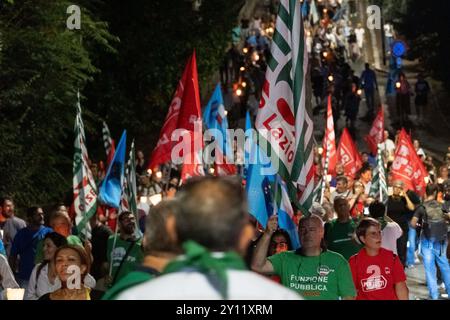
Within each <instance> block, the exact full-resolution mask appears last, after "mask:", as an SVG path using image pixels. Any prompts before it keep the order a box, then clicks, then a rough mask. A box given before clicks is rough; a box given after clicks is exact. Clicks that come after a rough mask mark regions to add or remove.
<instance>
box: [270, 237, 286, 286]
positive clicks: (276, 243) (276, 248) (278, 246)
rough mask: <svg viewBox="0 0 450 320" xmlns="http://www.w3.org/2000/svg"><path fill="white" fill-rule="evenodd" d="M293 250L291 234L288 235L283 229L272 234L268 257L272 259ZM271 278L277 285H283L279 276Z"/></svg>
mask: <svg viewBox="0 0 450 320" xmlns="http://www.w3.org/2000/svg"><path fill="white" fill-rule="evenodd" d="M291 250H292V242H291V238H290V237H289V233H287V232H286V231H285V230H283V229H278V230H277V231H275V232H274V233H273V234H272V238H271V239H270V245H269V251H268V252H267V257H271V256H273V255H275V254H278V253H281V252H286V251H291ZM270 278H271V279H272V280H273V281H275V282H277V283H281V278H280V277H279V276H277V275H272V276H271V277H270Z"/></svg>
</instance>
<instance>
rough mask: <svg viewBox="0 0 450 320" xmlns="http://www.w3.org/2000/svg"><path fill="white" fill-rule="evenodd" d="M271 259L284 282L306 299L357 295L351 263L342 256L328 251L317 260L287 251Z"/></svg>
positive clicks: (328, 298)
mask: <svg viewBox="0 0 450 320" xmlns="http://www.w3.org/2000/svg"><path fill="white" fill-rule="evenodd" d="M268 259H269V261H270V262H271V263H272V266H273V269H274V271H275V274H277V275H278V276H280V278H281V283H282V284H283V285H284V286H285V287H287V288H290V289H292V290H295V291H297V292H298V293H299V294H301V295H302V296H303V298H305V299H306V300H338V299H339V298H344V297H355V296H356V291H355V286H354V285H353V280H352V274H351V272H350V267H349V264H348V262H347V260H345V258H344V257H343V256H341V255H340V254H339V253H336V252H333V251H330V250H328V251H325V252H322V253H321V254H320V255H319V256H316V257H306V256H302V255H300V254H297V253H296V252H294V251H288V252H283V253H280V254H276V255H273V256H271V257H269V258H268Z"/></svg>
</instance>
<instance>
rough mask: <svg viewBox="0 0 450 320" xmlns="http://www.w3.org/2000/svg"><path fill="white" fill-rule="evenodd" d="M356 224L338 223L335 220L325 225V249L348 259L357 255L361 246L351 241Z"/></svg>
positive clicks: (350, 222)
mask: <svg viewBox="0 0 450 320" xmlns="http://www.w3.org/2000/svg"><path fill="white" fill-rule="evenodd" d="M355 229H356V224H355V222H354V221H353V220H349V222H347V223H340V222H338V221H337V219H335V220H333V221H331V222H328V223H326V224H325V240H326V242H327V248H328V249H329V250H331V251H334V252H337V253H340V254H342V256H343V257H344V258H345V259H347V261H348V260H349V259H350V257H351V256H353V255H355V254H357V253H358V252H359V250H361V248H362V246H361V245H359V244H357V243H356V242H355V241H354V240H353V233H354V232H355Z"/></svg>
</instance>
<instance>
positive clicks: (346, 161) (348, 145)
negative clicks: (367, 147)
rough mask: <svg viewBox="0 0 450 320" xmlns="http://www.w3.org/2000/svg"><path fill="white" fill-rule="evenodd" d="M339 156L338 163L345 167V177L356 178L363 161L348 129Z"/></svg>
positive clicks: (342, 137)
mask: <svg viewBox="0 0 450 320" xmlns="http://www.w3.org/2000/svg"><path fill="white" fill-rule="evenodd" d="M337 156H338V162H340V163H342V165H343V166H344V172H345V175H346V176H348V177H352V178H354V177H355V175H356V173H357V172H358V171H359V170H360V169H361V168H362V159H361V155H360V154H359V152H358V149H357V148H356V145H355V142H354V141H353V139H352V137H351V135H350V132H349V131H348V129H347V128H345V129H344V131H343V132H342V136H341V140H340V141H339V147H338V151H337Z"/></svg>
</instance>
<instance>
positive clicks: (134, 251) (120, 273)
mask: <svg viewBox="0 0 450 320" xmlns="http://www.w3.org/2000/svg"><path fill="white" fill-rule="evenodd" d="M135 231H136V218H135V216H134V215H133V213H131V212H129V211H124V212H122V213H121V214H120V215H119V234H115V235H112V236H110V237H109V239H108V249H107V259H108V262H107V263H108V267H109V270H110V273H109V277H108V278H107V281H106V282H107V284H108V285H113V284H114V283H116V282H117V281H118V280H120V279H121V278H123V277H124V276H125V275H127V274H128V273H129V272H131V271H134V269H135V268H136V266H137V265H139V264H140V263H141V262H142V260H143V258H144V254H143V252H142V248H141V238H137V237H136V234H135Z"/></svg>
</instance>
